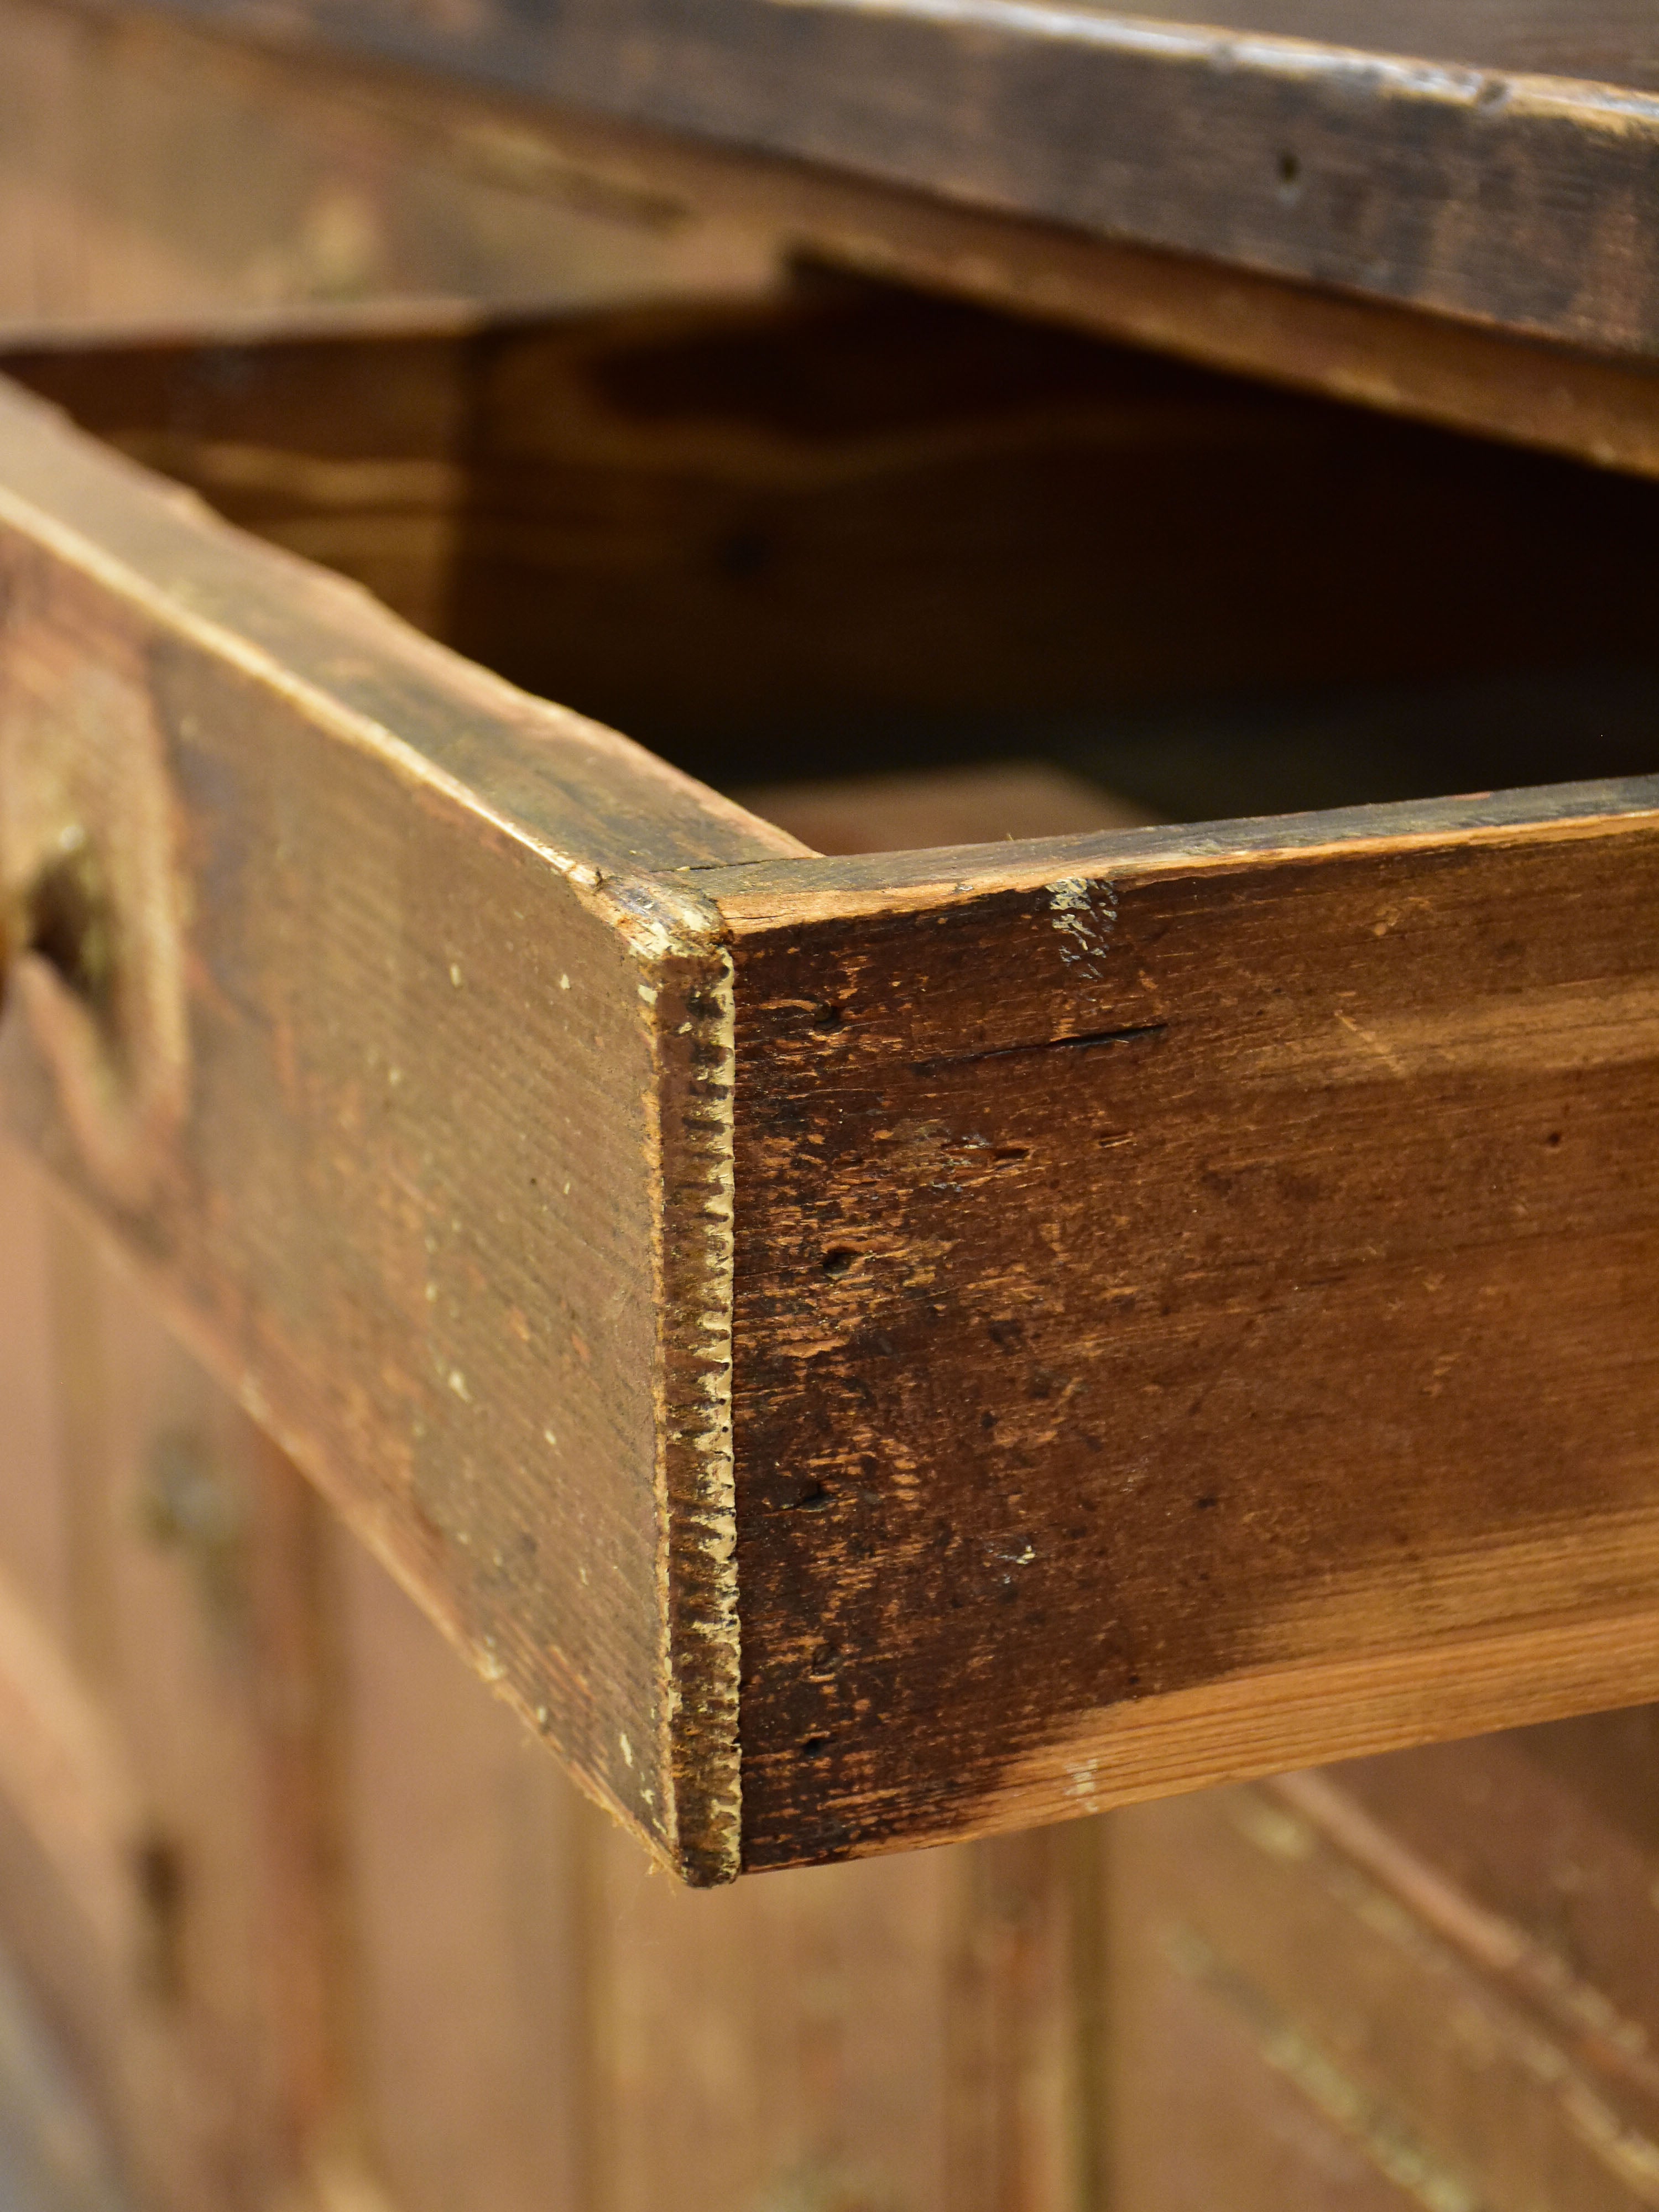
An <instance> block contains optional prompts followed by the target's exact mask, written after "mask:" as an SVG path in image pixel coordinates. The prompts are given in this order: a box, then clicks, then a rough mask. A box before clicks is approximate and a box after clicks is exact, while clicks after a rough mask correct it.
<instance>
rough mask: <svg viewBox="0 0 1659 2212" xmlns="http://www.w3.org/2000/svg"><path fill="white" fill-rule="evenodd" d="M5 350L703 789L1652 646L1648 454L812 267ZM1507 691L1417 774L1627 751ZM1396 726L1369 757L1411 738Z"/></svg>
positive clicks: (1615, 725)
mask: <svg viewBox="0 0 1659 2212" xmlns="http://www.w3.org/2000/svg"><path fill="white" fill-rule="evenodd" d="M3 361H4V363H5V365H6V367H7V368H9V371H10V372H11V373H13V374H15V375H16V376H18V377H19V378H20V380H24V381H26V382H27V383H28V384H29V385H30V386H31V387H32V388H33V389H34V390H36V391H38V392H41V393H42V394H43V395H45V396H46V397H49V398H52V399H54V400H56V401H57V402H58V403H59V404H62V405H64V406H65V407H67V408H68V409H69V410H70V412H71V413H72V414H73V415H74V416H75V417H76V420H77V421H78V422H81V423H82V426H83V427H85V428H88V429H90V430H93V431H95V432H96V433H97V434H98V435H100V437H103V438H105V439H106V440H108V441H110V442H112V443H113V444H114V445H116V446H117V447H118V448H119V449H120V450H122V451H123V452H125V453H128V454H129V455H131V457H132V458H134V459H139V460H142V461H143V462H144V463H146V464H147V465H150V466H153V467H155V468H158V469H161V470H162V471H165V472H166V473H167V474H168V475H170V476H172V477H175V478H176V479H177V480H179V481H180V482H182V483H188V484H190V485H191V487H192V488H193V489H197V491H199V492H200V493H201V494H202V495H203V496H204V497H205V498H207V499H208V500H210V501H211V502H212V503H213V504H214V505H215V507H216V508H217V510H218V511H219V512H220V513H223V514H224V515H225V516H226V517H227V518H228V520H232V521H234V522H236V523H238V524H240V526H243V527H244V528H246V529H249V530H251V531H253V532H256V533H257V534H258V535H260V536H262V537H264V538H268V539H270V540H271V541H273V542H275V543H277V544H282V545H283V546H285V547H286V548H287V549H288V550H290V551H293V552H296V553H300V554H301V555H304V556H307V558H310V559H312V560H314V561H318V562H322V563H324V564H325V565H327V566H329V567H331V568H337V569H338V570H340V571H341V572H342V573H343V574H349V575H350V576H352V577H353V578H355V579H356V580H357V581H358V582H360V583H362V584H364V585H366V586H368V588H369V589H370V590H372V591H373V592H374V593H375V594H376V595H377V596H378V597H380V599H383V600H385V601H386V603H387V604H388V605H391V606H392V607H393V608H394V609H395V610H396V611H398V612H399V613H400V614H403V615H404V616H405V617H407V618H408V619H409V620H410V621H412V622H414V623H416V624H417V625H418V626H420V627H422V628H423V629H427V630H428V631H429V632H430V633H432V634H434V635H438V636H440V637H441V638H442V640H443V641H445V642H446V643H447V644H449V645H452V646H453V647H456V648H457V649H458V650H459V651H461V652H464V653H467V654H468V655H469V656H471V658H473V659H477V660H480V661H482V662H483V663H484V664H485V665H487V666H489V667H490V668H492V669H494V670H495V671H497V672H499V673H501V674H504V675H506V676H507V677H508V678H510V679H511V680H512V681H513V682H515V683H520V684H524V685H525V686H526V688H528V689H531V690H535V691H538V692H539V693H541V694H542V695H543V696H545V697H550V698H555V699H557V700H559V701H561V702H563V703H565V704H567V705H570V706H574V707H576V708H580V710H581V711H583V712H584V713H588V714H596V715H598V716H599V717H600V718H601V719H602V720H606V721H608V722H610V723H611V725H612V726H615V727H617V728H621V729H625V730H627V731H629V732H630V733H631V734H632V735H634V736H635V737H638V738H642V739H643V740H645V741H646V742H647V743H650V744H653V745H655V746H657V747H658V749H659V750H661V751H663V752H665V754H666V755H667V756H668V757H671V758H673V759H675V760H677V761H678V762H680V763H682V764H684V765H686V766H690V767H691V768H693V769H695V770H696V772H698V773H700V774H703V775H710V776H711V777H715V778H717V779H718V780H719V781H721V782H722V784H723V785H730V784H732V783H733V782H737V781H750V780H752V779H755V778H760V777H764V778H768V779H769V778H773V777H776V776H780V775H788V776H790V777H791V778H792V779H795V780H799V779H800V778H802V777H803V776H810V775H813V774H817V775H826V774H827V775H831V776H842V775H846V774H847V773H848V770H849V769H851V768H853V767H854V766H856V765H859V764H860V763H862V764H863V765H865V766H866V767H868V768H871V769H876V768H880V769H892V768H894V767H895V766H896V765H898V764H901V763H905V762H913V763H915V764H916V765H918V766H921V765H924V764H936V763H939V762H940V761H941V760H943V761H945V762H948V763H951V765H952V766H953V767H956V766H959V765H960V763H962V762H963V760H964V759H967V758H969V757H972V756H973V754H974V753H975V752H981V753H985V752H988V753H989V754H990V756H991V757H993V758H997V757H1001V758H1004V759H1007V758H1009V757H1015V758H1017V757H1018V756H1019V755H1020V754H1021V753H1022V752H1025V751H1029V750H1031V749H1034V748H1036V747H1042V746H1047V747H1048V748H1049V749H1051V750H1054V749H1058V750H1060V755H1061V757H1066V748H1068V747H1069V748H1071V749H1072V750H1073V752H1076V750H1078V749H1079V747H1082V746H1085V745H1086V744H1087V742H1088V739H1089V733H1090V732H1091V731H1097V732H1106V733H1108V734H1109V732H1111V731H1112V730H1113V729H1114V728H1117V729H1120V730H1121V729H1122V728H1124V727H1125V726H1130V725H1132V724H1133V721H1134V718H1136V717H1142V718H1145V717H1148V716H1158V715H1163V716H1164V717H1166V718H1167V717H1168V716H1170V715H1171V714H1182V713H1185V714H1194V713H1196V714H1200V715H1202V714H1206V713H1208V714H1212V715H1213V714H1214V712H1215V709H1216V706H1217V703H1218V702H1224V703H1225V702H1243V704H1244V705H1245V707H1246V708H1253V710H1254V711H1255V713H1256V714H1258V716H1260V714H1261V711H1262V706H1263V704H1264V703H1265V702H1267V701H1268V700H1269V699H1270V698H1273V697H1274V696H1275V695H1290V696H1294V697H1295V698H1296V699H1297V700H1298V701H1305V700H1306V699H1309V698H1313V697H1316V696H1317V695H1318V694H1319V693H1321V692H1322V690H1336V689H1340V688H1345V687H1358V688H1364V687H1380V686H1383V685H1387V684H1401V685H1404V684H1417V685H1421V686H1429V685H1434V684H1449V683H1450V682H1453V681H1455V680H1458V679H1462V678H1467V679H1469V680H1470V681H1484V680H1486V679H1488V678H1491V676H1492V674H1493V673H1494V672H1495V671H1502V672H1503V674H1504V677H1505V678H1506V679H1507V680H1508V681H1510V683H1512V684H1520V683H1522V682H1523V681H1524V679H1525V678H1526V677H1527V676H1528V674H1529V673H1531V672H1532V671H1541V672H1544V671H1547V672H1548V673H1549V674H1550V676H1551V678H1552V680H1553V681H1554V682H1555V683H1556V684H1557V688H1558V692H1559V690H1560V687H1561V685H1562V684H1563V682H1564V681H1565V678H1566V672H1567V671H1586V680H1587V683H1588V684H1589V685H1594V684H1595V681H1596V678H1597V671H1604V670H1606V671H1615V672H1616V671H1627V673H1628V672H1634V674H1635V675H1636V677H1637V678H1638V680H1639V677H1640V671H1642V670H1643V669H1644V667H1647V666H1650V665H1651V663H1652V660H1653V639H1654V635H1655V631H1654V623H1653V612H1652V611H1653V607H1654V605H1655V601H1656V597H1659V552H1656V547H1659V532H1656V529H1655V515H1654V495H1653V493H1652V491H1651V489H1650V487H1648V486H1646V485H1643V484H1638V483H1627V482H1621V481H1619V480H1617V479H1616V478H1614V477H1610V476H1607V475H1603V474H1601V473H1598V472H1593V471H1586V470H1584V469H1582V468H1575V467H1571V466H1569V465H1565V464H1563V463H1562V462H1560V461H1559V460H1555V459H1542V458H1539V457H1535V456H1524V455H1519V454H1516V453H1508V452H1504V451H1502V450H1500V449H1498V448H1496V447H1491V446H1486V445H1481V444H1477V443H1474V442H1473V441H1468V440H1460V439H1454V438H1450V437H1448V436H1446V435H1443V434H1441V433H1438V432H1434V431H1430V430H1426V429H1424V428H1419V427H1415V426H1409V425H1406V424H1401V423H1398V422H1384V421H1377V420H1376V419H1374V418H1372V417H1370V416H1366V415H1363V414H1360V413H1358V412H1356V411H1355V410H1352V409H1346V408H1339V407H1334V406H1331V405H1328V404H1319V403H1317V402H1313V401H1310V400H1308V399H1306V398H1301V397H1291V396H1289V395H1286V394H1284V393H1279V392H1268V391H1263V390H1262V389H1261V388H1260V387H1259V386H1251V385H1249V384H1246V383H1244V382H1243V381H1242V380H1237V379H1232V378H1225V377H1220V376H1216V375H1208V374H1200V373H1197V372H1195V371H1194V370H1192V369H1190V368H1184V367H1182V366H1179V365H1175V364H1170V363H1166V362H1159V361H1157V360H1154V359H1149V358H1148V357H1147V356H1146V355H1145V354H1142V353H1136V352H1133V351H1130V350H1128V349H1120V348H1115V347H1109V346H1105V345H1103V344H1101V343H1097V342H1096V341H1092V340H1091V339H1088V338H1086V337H1080V336H1079V335H1078V334H1076V333H1073V332H1069V331H1058V330H1054V329H1045V328H1043V327H1042V326H1041V325H1031V324H1029V323H1024V324H1022V323H1018V322H1014V321H1012V320H1011V319H1009V318H1007V317H1006V316H999V315H994V314H990V313H986V312H984V311H983V310H982V309H981V308H978V307H971V306H964V305H962V304H960V303H957V302H953V301H941V300H937V299H930V298H928V297H926V296H922V295H917V294H916V293H915V292H914V291H908V290H905V289H900V288H898V287H896V286H891V285H886V284H872V283H858V282H852V281H849V280H847V279H844V278H832V277H829V276H826V275H825V274H824V273H823V272H822V271H819V272H816V273H814V274H811V275H809V276H804V277H801V278H799V279H798V280H797V281H796V282H795V283H793V285H791V286H789V287H787V288H784V287H779V288H777V289H775V290H774V291H773V292H772V293H770V294H769V295H764V296H761V297H757V298H752V299H748V300H743V301H720V300H703V301H665V302H659V303H656V304H654V305H653V306H651V307H635V308H629V309H622V310H612V311H610V312H591V313H580V314H578V313H571V314H568V315H564V316H559V317H549V316H542V317H533V318H532V317H515V316H506V315H484V314H481V315H477V316H468V317H462V316H459V315H457V314H455V313H453V312H446V313H441V314H438V315H435V316H434V317H432V318H431V319H430V320H429V321H428V323H426V324H425V325H422V323H421V322H420V321H419V319H417V318H416V315H415V314H414V313H413V312H412V311H410V312H408V313H405V315H404V318H403V319H402V320H401V321H400V322H398V323H397V324H388V323H387V322H386V320H385V319H377V318H374V317H364V318H362V319H359V321H358V323H357V325H356V327H350V326H349V325H345V324H344V323H343V321H341V320H337V322H336V325H335V326H334V327H332V328H331V329H329V330H319V329H315V328H312V329H307V328H306V327H305V326H304V325H303V324H301V325H300V326H299V327H298V328H289V329H288V330H286V331H284V330H283V329H281V328H280V327H278V326H276V325H274V324H273V323H271V322H270V321H267V324H266V325H265V327H264V330H263V331H261V332H258V333H254V332H248V333H246V334H245V335H240V336H239V334H238V333H237V332H235V331H222V332H217V333H216V334H215V336H214V337H209V336H207V335H205V334H202V333H197V335H196V336H195V337H193V338H192V337H190V336H189V335H187V334H176V335H175V336H174V337H172V338H171V339H169V338H167V337H161V336H157V337H152V338H150V339H148V340H143V341H137V340H128V341H126V342H125V343H123V342H118V341H117V340H115V339H113V338H112V337H108V336H106V337H102V338H98V339H91V340H81V341H79V342H72V341H65V340H64V339H61V338H60V339H59V340H58V343H55V344H47V343H40V342H37V343H33V344H27V343H22V342H21V341H18V340H14V341H13V343H11V344H10V345H9V347H8V348H7V349H5V351H4V354H3ZM642 635H649V637H650V638H651V640H652V650H651V651H650V652H649V653H642V652H641V651H640V650H639V640H640V638H641V636H642ZM1650 687H1651V689H1652V690H1654V691H1655V692H1656V694H1659V683H1653V682H1652V680H1651V679H1650ZM1516 711H1518V712H1519V713H1520V714H1522V715H1524V716H1525V717H1526V721H1527V727H1528V730H1530V731H1533V732H1537V741H1534V743H1533V744H1531V745H1530V747H1524V746H1523V741H1522V736H1521V734H1520V732H1518V731H1516V729H1515V727H1514V726H1513V724H1514V721H1515V719H1516V713H1515V712H1511V713H1509V714H1505V715H1504V716H1503V717H1502V720H1501V723H1500V726H1499V727H1498V732H1497V735H1496V741H1495V742H1493V741H1492V739H1490V738H1489V739H1488V740H1486V742H1485V743H1484V744H1483V743H1482V741H1481V739H1480V737H1479V736H1478V735H1477V734H1476V729H1475V717H1474V715H1473V714H1469V713H1468V712H1467V711H1466V712H1465V713H1464V714H1463V715H1462V716H1461V717H1460V723H1461V725H1462V726H1460V727H1458V728H1456V729H1455V730H1454V731H1452V732H1449V734H1448V736H1447V737H1446V738H1445V739H1443V742H1442V743H1441V744H1439V745H1438V746H1436V747H1433V748H1431V750H1432V755H1433V757H1432V758H1431V759H1427V760H1425V762H1424V763H1423V764H1422V766H1421V768H1420V769H1418V771H1417V773H1418V774H1419V775H1445V776H1447V777H1449V778H1450V779H1452V780H1453V781H1454V785H1455V783H1457V782H1460V781H1461V782H1462V784H1463V785H1465V786H1466V787H1475V786H1478V785H1480V784H1482V783H1488V782H1491V781H1493V780H1494V778H1495V777H1504V778H1507V779H1508V780H1510V781H1533V780H1536V781H1553V780H1554V778H1555V777H1556V776H1557V775H1561V774H1563V773H1577V774H1607V773H1617V772H1620V770H1622V769H1626V768H1627V767H1632V766H1639V767H1645V766H1646V764H1647V755H1646V751H1645V742H1646V740H1645V734H1644V733H1645V730H1646V727H1647V715H1646V714H1636V715H1635V716H1634V717H1632V712H1631V709H1630V708H1629V706H1628V705H1627V704H1626V705H1625V706H1624V707H1623V708H1621V709H1620V711H1619V712H1617V713H1616V714H1615V715H1614V716H1613V720H1611V721H1609V720H1607V719H1605V718H1603V719H1601V720H1598V719H1597V718H1596V716H1595V714H1593V713H1592V712H1591V711H1590V709H1589V708H1588V707H1587V706H1586V707H1584V708H1577V709H1575V708H1574V706H1573V704H1572V702H1571V697H1570V696H1569V697H1566V698H1564V699H1563V701H1562V703H1561V707H1560V709H1559V712H1558V714H1556V715H1555V716H1553V717H1545V716H1544V715H1543V714H1541V712H1540V711H1539V710H1538V709H1537V708H1528V703H1527V702H1526V701H1525V700H1524V698H1523V699H1521V700H1519V701H1518V702H1516ZM1396 719H1397V720H1398V721H1399V722H1400V723H1401V730H1400V732H1399V734H1398V735H1397V736H1396V734H1395V732H1392V731H1386V732H1382V733H1380V735H1377V736H1374V737H1373V738H1372V740H1371V745H1372V750H1388V751H1390V753H1392V752H1393V751H1395V750H1397V749H1398V747H1399V745H1400V744H1401V740H1402V739H1403V741H1404V743H1406V744H1410V743H1411V742H1412V734H1411V720H1412V717H1411V710H1410V709H1409V708H1407V710H1406V711H1405V712H1403V713H1401V714H1398V715H1397V716H1396ZM1491 719H1492V718H1491V716H1490V714H1489V715H1488V718H1487V720H1488V724H1489V725H1490V722H1491ZM1632 722H1633V724H1634V726H1633V727H1632ZM1552 724H1554V725H1556V726H1552ZM1330 749H1331V748H1330V746H1329V745H1328V747H1327V750H1330ZM1348 750H1349V751H1350V752H1352V751H1353V750H1355V749H1354V747H1353V746H1352V745H1350V746H1349V747H1348ZM1538 755H1542V757H1541V758H1538V757H1536V756H1538ZM1395 773H1396V774H1398V768H1397V765H1396V766H1395ZM1400 787H1401V786H1400V785H1398V784H1396V785H1395V788H1400ZM1404 788H1406V789H1407V790H1421V789H1423V788H1425V785H1424V784H1423V783H1422V782H1420V781H1419V782H1417V783H1415V784H1413V783H1412V782H1411V781H1407V783H1406V784H1405V785H1404ZM1211 805H1212V810H1213V811H1225V810H1224V809H1223V808H1222V807H1219V806H1216V805H1215V804H1214V801H1213V800H1212V801H1211ZM917 818H918V820H920V819H921V815H920V814H919V815H918V817H917ZM1034 818H1035V817H1034ZM1017 826H1018V825H1017V824H1016V823H1013V821H1012V817H1000V829H999V833H998V834H999V835H1001V834H1003V833H1004V832H1005V831H1006V830H1007V829H1009V828H1011V827H1017ZM1072 826H1081V825H1080V824H1074V823H1071V822H1069V821H1068V820H1067V819H1066V818H1065V817H1056V818H1054V819H1051V820H1049V821H1048V829H1049V830H1050V831H1051V832H1054V831H1058V830H1060V829H1063V828H1066V827H1072ZM947 833H949V834H950V835H951V836H954V834H955V833H951V832H950V830H949V824H948V823H946V824H945V825H944V827H943V828H941V829H939V830H938V831H937V833H936V834H934V835H931V836H922V835H921V834H917V835H916V836H914V837H912V838H909V839H908V841H907V842H910V843H913V844H916V845H929V844H937V843H939V842H945V840H946V836H947ZM808 842H823V840H817V841H813V840H809V841H808ZM887 842H889V843H891V842H893V838H892V836H891V834H888V836H887Z"/></svg>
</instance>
